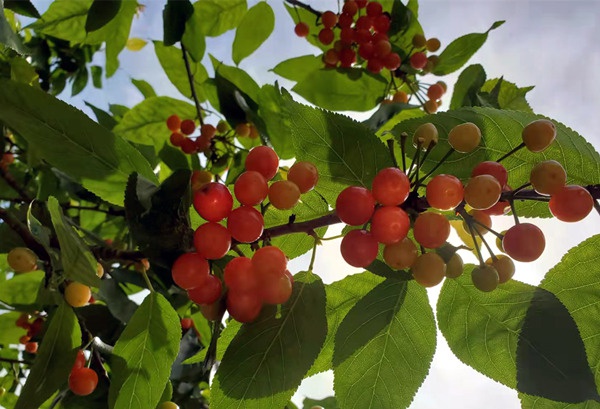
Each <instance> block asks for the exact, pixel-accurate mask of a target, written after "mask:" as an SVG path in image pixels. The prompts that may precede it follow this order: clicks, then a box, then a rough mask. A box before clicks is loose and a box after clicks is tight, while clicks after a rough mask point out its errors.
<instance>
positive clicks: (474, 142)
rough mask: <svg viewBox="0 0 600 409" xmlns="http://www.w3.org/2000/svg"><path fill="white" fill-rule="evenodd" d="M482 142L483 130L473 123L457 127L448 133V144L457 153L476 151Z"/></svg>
mask: <svg viewBox="0 0 600 409" xmlns="http://www.w3.org/2000/svg"><path fill="white" fill-rule="evenodd" d="M480 142H481V130H480V129H479V127H478V126H477V125H475V124H474V123H472V122H465V123H464V124H460V125H456V126H455V127H454V128H452V129H451V130H450V132H449V133H448V143H449V144H450V146H452V148H453V149H454V150H455V151H457V152H462V153H467V152H471V151H473V150H475V149H476V148H477V147H478V146H479V143H480Z"/></svg>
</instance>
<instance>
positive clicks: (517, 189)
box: [512, 182, 531, 197]
mask: <svg viewBox="0 0 600 409" xmlns="http://www.w3.org/2000/svg"><path fill="white" fill-rule="evenodd" d="M529 186H531V183H529V182H527V183H525V184H523V185H521V186H519V187H518V188H516V189H514V190H513V191H512V196H513V197H514V196H515V195H516V194H517V193H519V192H520V191H522V190H523V189H525V188H526V187H529Z"/></svg>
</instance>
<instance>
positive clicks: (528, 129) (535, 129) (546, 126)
mask: <svg viewBox="0 0 600 409" xmlns="http://www.w3.org/2000/svg"><path fill="white" fill-rule="evenodd" d="M521 135H522V137H523V143H525V146H526V147H527V149H529V150H530V151H531V152H541V151H543V150H545V149H546V148H547V147H548V146H550V144H551V143H552V142H553V141H554V139H555V138H556V126H555V125H554V123H553V122H552V121H550V120H548V119H538V120H536V121H533V122H531V123H529V124H528V125H527V126H525V128H523V133H522V134H521Z"/></svg>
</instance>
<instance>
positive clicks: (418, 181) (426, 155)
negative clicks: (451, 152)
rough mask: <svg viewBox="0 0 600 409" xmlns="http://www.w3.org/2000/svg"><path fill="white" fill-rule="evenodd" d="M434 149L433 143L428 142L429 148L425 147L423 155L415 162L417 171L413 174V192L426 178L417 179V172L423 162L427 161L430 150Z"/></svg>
mask: <svg viewBox="0 0 600 409" xmlns="http://www.w3.org/2000/svg"><path fill="white" fill-rule="evenodd" d="M434 147H435V142H433V141H431V142H429V146H428V147H427V150H426V151H425V154H424V155H423V157H422V158H420V159H419V160H418V162H417V171H416V172H415V175H414V176H415V186H414V190H415V191H416V190H417V189H418V188H419V186H421V183H422V182H423V181H424V180H425V179H426V178H423V179H419V172H420V171H421V168H422V167H423V164H424V163H425V160H426V159H427V157H428V156H429V153H430V152H431V150H432V149H433V148H434ZM411 179H412V178H411Z"/></svg>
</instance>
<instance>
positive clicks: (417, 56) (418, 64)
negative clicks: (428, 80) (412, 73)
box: [410, 52, 427, 70]
mask: <svg viewBox="0 0 600 409" xmlns="http://www.w3.org/2000/svg"><path fill="white" fill-rule="evenodd" d="M410 65H411V67H413V68H414V69H416V70H420V69H423V68H425V66H426V65H427V56H426V55H425V53H422V52H416V53H414V54H413V55H411V56H410Z"/></svg>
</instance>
